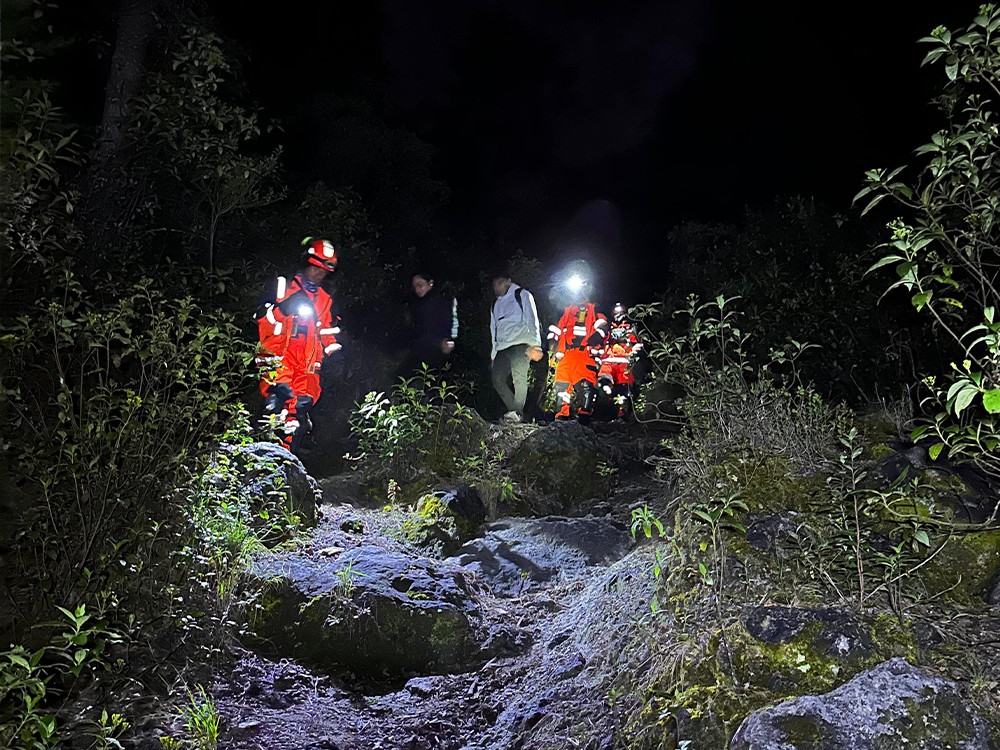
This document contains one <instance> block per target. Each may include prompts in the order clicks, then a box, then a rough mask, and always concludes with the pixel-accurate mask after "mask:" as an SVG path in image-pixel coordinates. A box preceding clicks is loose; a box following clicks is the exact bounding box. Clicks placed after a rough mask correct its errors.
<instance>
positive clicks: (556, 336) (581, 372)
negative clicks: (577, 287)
mask: <svg viewBox="0 0 1000 750" xmlns="http://www.w3.org/2000/svg"><path fill="white" fill-rule="evenodd" d="M585 290H586V284H583V288H582V289H581V293H580V296H581V299H580V301H579V302H575V303H573V304H571V305H568V306H567V307H566V308H565V310H563V314H562V317H561V318H560V319H559V322H558V323H557V324H556V325H554V326H549V336H548V338H549V341H550V342H551V343H550V346H549V348H550V351H551V350H553V349H554V358H555V363H556V366H555V370H556V371H555V378H554V380H555V384H554V391H555V409H556V411H555V418H556V419H557V420H566V419H571V418H572V417H573V412H574V411H575V412H576V418H577V421H579V422H580V423H581V424H587V423H588V422H590V418H591V417H592V416H593V414H594V406H595V405H596V403H597V372H598V370H599V369H600V359H599V356H600V353H601V350H602V349H603V347H604V342H605V339H606V337H607V327H608V319H607V317H605V316H604V315H603V314H602V313H599V312H597V310H596V308H595V307H594V303H593V302H589V301H587V296H586V291H585Z"/></svg>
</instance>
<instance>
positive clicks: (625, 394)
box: [597, 302, 642, 419]
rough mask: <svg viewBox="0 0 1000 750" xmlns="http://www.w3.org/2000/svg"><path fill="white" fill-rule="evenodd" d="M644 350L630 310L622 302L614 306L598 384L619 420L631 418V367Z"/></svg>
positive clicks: (632, 378)
mask: <svg viewBox="0 0 1000 750" xmlns="http://www.w3.org/2000/svg"><path fill="white" fill-rule="evenodd" d="M641 349H642V343H640V341H639V337H638V335H636V332H635V328H634V327H633V326H632V323H631V322H630V321H629V319H628V309H627V308H626V307H625V306H624V305H623V304H622V303H621V302H617V303H615V306H614V309H613V310H612V313H611V330H610V332H609V333H608V342H607V346H605V347H604V353H603V355H602V356H601V369H600V371H599V372H598V374H597V384H598V385H599V386H600V387H601V389H602V390H603V391H604V392H605V393H606V394H608V395H609V396H610V397H611V399H612V400H613V401H614V403H615V404H616V405H617V407H618V418H619V419H625V417H626V416H627V415H628V411H629V399H630V397H631V395H632V386H634V385H635V375H634V374H633V373H632V365H633V364H634V362H635V358H636V356H637V355H638V353H639V351H640V350H641Z"/></svg>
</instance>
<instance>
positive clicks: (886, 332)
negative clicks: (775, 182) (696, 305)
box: [664, 197, 921, 402]
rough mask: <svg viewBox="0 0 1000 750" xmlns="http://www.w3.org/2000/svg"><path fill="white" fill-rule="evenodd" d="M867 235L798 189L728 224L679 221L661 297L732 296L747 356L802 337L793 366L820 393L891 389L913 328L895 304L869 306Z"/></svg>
mask: <svg viewBox="0 0 1000 750" xmlns="http://www.w3.org/2000/svg"><path fill="white" fill-rule="evenodd" d="M877 237H878V227H877V226H875V225H874V222H870V221H868V220H867V219H863V220H859V219H858V218H857V217H854V216H847V215H844V214H838V213H834V212H833V211H831V210H829V209H826V208H824V207H822V206H820V205H817V204H816V203H815V201H812V200H807V199H804V198H801V197H794V198H788V199H781V200H776V201H775V204H774V205H773V206H772V207H770V208H767V209H757V210H752V211H748V212H747V214H746V215H745V217H744V218H743V220H742V221H741V222H740V223H738V224H732V225H705V224H698V223H686V224H683V225H681V226H679V227H678V228H676V229H675V230H674V232H673V233H672V235H671V247H670V250H671V257H672V260H671V272H672V276H673V278H674V281H673V283H672V290H671V293H670V295H669V296H668V297H666V298H665V299H664V304H665V306H666V307H667V308H668V309H672V308H673V307H680V306H681V305H682V304H683V300H684V298H685V296H686V295H688V294H695V295H697V296H698V297H699V298H701V299H710V298H714V297H716V296H719V295H722V296H724V297H726V298H736V297H738V298H739V299H740V300H741V303H740V306H741V309H742V310H743V311H744V312H745V314H746V323H745V325H746V327H747V329H748V330H752V332H753V334H754V336H753V339H752V341H751V342H750V347H751V352H750V353H752V354H753V355H754V356H756V357H757V358H763V357H766V355H767V353H768V351H769V350H771V349H780V348H782V347H784V346H785V345H786V342H787V341H788V340H789V339H795V340H797V341H809V342H812V343H813V344H815V345H816V346H815V347H814V348H812V349H810V350H809V351H808V352H804V353H803V356H802V357H801V358H800V360H799V362H798V366H799V368H800V369H801V371H802V373H803V375H804V380H807V381H809V382H811V383H812V384H813V385H814V387H815V388H816V389H817V390H818V391H819V392H820V393H822V394H823V395H825V396H830V397H834V398H840V399H849V400H851V401H852V402H856V401H861V402H864V401H866V400H869V399H871V398H872V396H873V394H875V393H880V394H881V395H883V396H885V395H887V394H892V395H895V394H896V393H897V389H898V385H899V382H900V379H901V378H903V377H906V376H908V375H909V373H910V372H911V370H912V364H911V356H912V354H911V351H910V348H911V338H915V339H917V340H920V338H921V337H920V335H919V331H913V332H911V331H910V330H909V325H910V323H911V321H909V320H908V319H907V318H906V317H905V316H904V315H901V314H900V310H899V309H897V308H896V307H889V306H885V305H883V306H882V307H881V308H879V307H877V301H878V296H879V294H880V292H881V290H880V289H879V287H878V285H877V284H875V283H874V282H873V281H872V280H871V279H868V278H865V275H864V271H865V269H866V268H867V267H868V266H869V265H870V264H871V262H872V260H873V257H872V251H871V245H872V244H873V243H874V242H875V241H876V238H877ZM902 312H905V310H903V311H902ZM917 322H919V321H917Z"/></svg>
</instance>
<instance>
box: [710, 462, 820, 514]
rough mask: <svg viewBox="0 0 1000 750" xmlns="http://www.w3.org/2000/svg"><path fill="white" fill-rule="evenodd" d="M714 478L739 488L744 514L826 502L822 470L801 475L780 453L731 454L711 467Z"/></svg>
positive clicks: (797, 507) (721, 483) (723, 484)
mask: <svg viewBox="0 0 1000 750" xmlns="http://www.w3.org/2000/svg"><path fill="white" fill-rule="evenodd" d="M713 472H714V475H715V482H716V484H718V485H719V486H728V487H733V488H738V489H739V490H740V499H741V500H742V501H743V502H744V503H745V504H746V506H747V512H748V514H750V515H751V516H752V515H758V514H761V513H773V512H774V511H783V510H794V511H802V510H808V509H810V508H814V507H816V506H817V505H822V504H824V503H826V502H828V499H829V494H830V493H829V489H828V488H827V484H826V475H825V474H813V475H809V476H803V475H801V474H799V473H797V471H796V469H795V466H794V465H793V464H792V462H791V461H789V460H788V459H787V458H784V457H783V456H767V457H764V458H760V459H756V460H751V459H747V458H745V457H738V458H732V459H730V460H729V461H726V462H724V463H721V464H718V465H717V466H715V467H713Z"/></svg>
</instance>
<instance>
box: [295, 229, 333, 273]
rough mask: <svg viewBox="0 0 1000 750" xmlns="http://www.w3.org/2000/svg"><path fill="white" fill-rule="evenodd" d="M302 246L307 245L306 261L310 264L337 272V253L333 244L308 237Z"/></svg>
mask: <svg viewBox="0 0 1000 750" xmlns="http://www.w3.org/2000/svg"><path fill="white" fill-rule="evenodd" d="M302 244H303V245H305V248H306V260H307V261H308V262H309V263H311V264H312V265H314V266H319V267H320V268H324V269H326V270H327V271H336V270H337V251H336V250H334V249H333V243H332V242H330V241H329V240H317V239H314V238H313V237H306V238H305V239H304V240H302Z"/></svg>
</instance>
